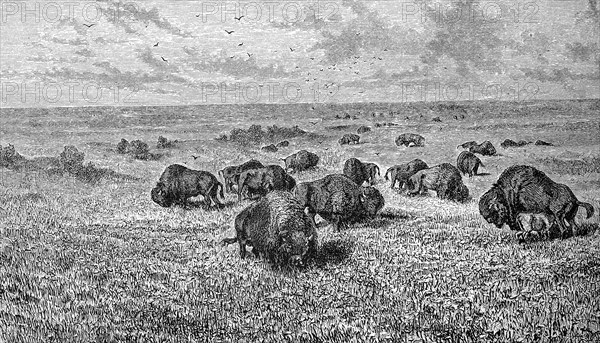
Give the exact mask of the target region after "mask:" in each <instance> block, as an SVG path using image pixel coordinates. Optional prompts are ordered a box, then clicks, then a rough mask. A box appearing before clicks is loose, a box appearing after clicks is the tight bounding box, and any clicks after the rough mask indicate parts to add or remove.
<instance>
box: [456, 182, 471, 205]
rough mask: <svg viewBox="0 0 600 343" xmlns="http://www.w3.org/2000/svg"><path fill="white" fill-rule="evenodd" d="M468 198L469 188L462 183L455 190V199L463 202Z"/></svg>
mask: <svg viewBox="0 0 600 343" xmlns="http://www.w3.org/2000/svg"><path fill="white" fill-rule="evenodd" d="M467 199H469V189H468V188H467V186H465V185H464V184H462V185H460V186H459V187H458V189H457V191H456V201H458V202H465V201H467Z"/></svg>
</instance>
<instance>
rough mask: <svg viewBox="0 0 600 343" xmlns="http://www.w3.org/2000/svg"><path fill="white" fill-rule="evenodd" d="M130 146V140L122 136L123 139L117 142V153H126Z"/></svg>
mask: <svg viewBox="0 0 600 343" xmlns="http://www.w3.org/2000/svg"><path fill="white" fill-rule="evenodd" d="M127 148H129V142H128V141H127V140H126V139H125V138H121V141H120V142H119V143H118V144H117V153H119V154H125V153H127Z"/></svg>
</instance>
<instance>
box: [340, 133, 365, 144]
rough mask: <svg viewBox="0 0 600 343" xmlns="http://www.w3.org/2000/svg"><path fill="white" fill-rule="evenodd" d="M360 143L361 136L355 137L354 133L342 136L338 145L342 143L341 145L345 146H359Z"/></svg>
mask: <svg viewBox="0 0 600 343" xmlns="http://www.w3.org/2000/svg"><path fill="white" fill-rule="evenodd" d="M359 141H360V136H359V135H355V134H353V133H346V134H344V135H343V136H342V138H340V139H339V140H338V143H340V145H344V144H358V143H359Z"/></svg>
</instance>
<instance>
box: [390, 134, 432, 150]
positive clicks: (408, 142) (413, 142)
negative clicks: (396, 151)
mask: <svg viewBox="0 0 600 343" xmlns="http://www.w3.org/2000/svg"><path fill="white" fill-rule="evenodd" d="M395 143H396V145H397V146H400V145H404V146H406V147H411V146H417V147H423V146H425V137H423V136H421V135H418V134H416V133H403V134H401V135H400V136H398V137H396V140H395Z"/></svg>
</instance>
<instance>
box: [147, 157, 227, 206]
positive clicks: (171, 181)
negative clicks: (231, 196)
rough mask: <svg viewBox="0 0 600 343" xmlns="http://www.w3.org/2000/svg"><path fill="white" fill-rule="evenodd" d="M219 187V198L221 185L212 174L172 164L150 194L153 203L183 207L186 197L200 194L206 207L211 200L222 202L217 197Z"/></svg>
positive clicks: (216, 203) (217, 202)
mask: <svg viewBox="0 0 600 343" xmlns="http://www.w3.org/2000/svg"><path fill="white" fill-rule="evenodd" d="M219 189H220V195H221V198H224V196H223V185H222V184H221V183H220V182H219V181H218V180H217V178H216V177H215V176H214V175H213V174H211V173H209V172H207V171H202V170H192V169H189V168H187V167H184V166H182V165H179V164H172V165H170V166H168V167H167V168H166V169H165V170H164V171H163V173H162V175H161V176H160V179H159V180H158V182H157V183H156V187H154V188H153V189H152V191H151V192H150V196H151V198H152V200H153V201H154V202H155V203H157V204H159V205H160V206H163V207H170V206H171V205H173V204H178V205H182V206H184V207H185V206H186V205H187V199H188V198H190V197H195V196H198V195H202V196H203V197H204V205H205V206H206V207H209V206H210V204H211V200H212V202H214V203H215V205H217V206H218V207H221V206H223V204H222V203H221V202H220V201H219V198H218V197H217V194H218V192H219Z"/></svg>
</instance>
